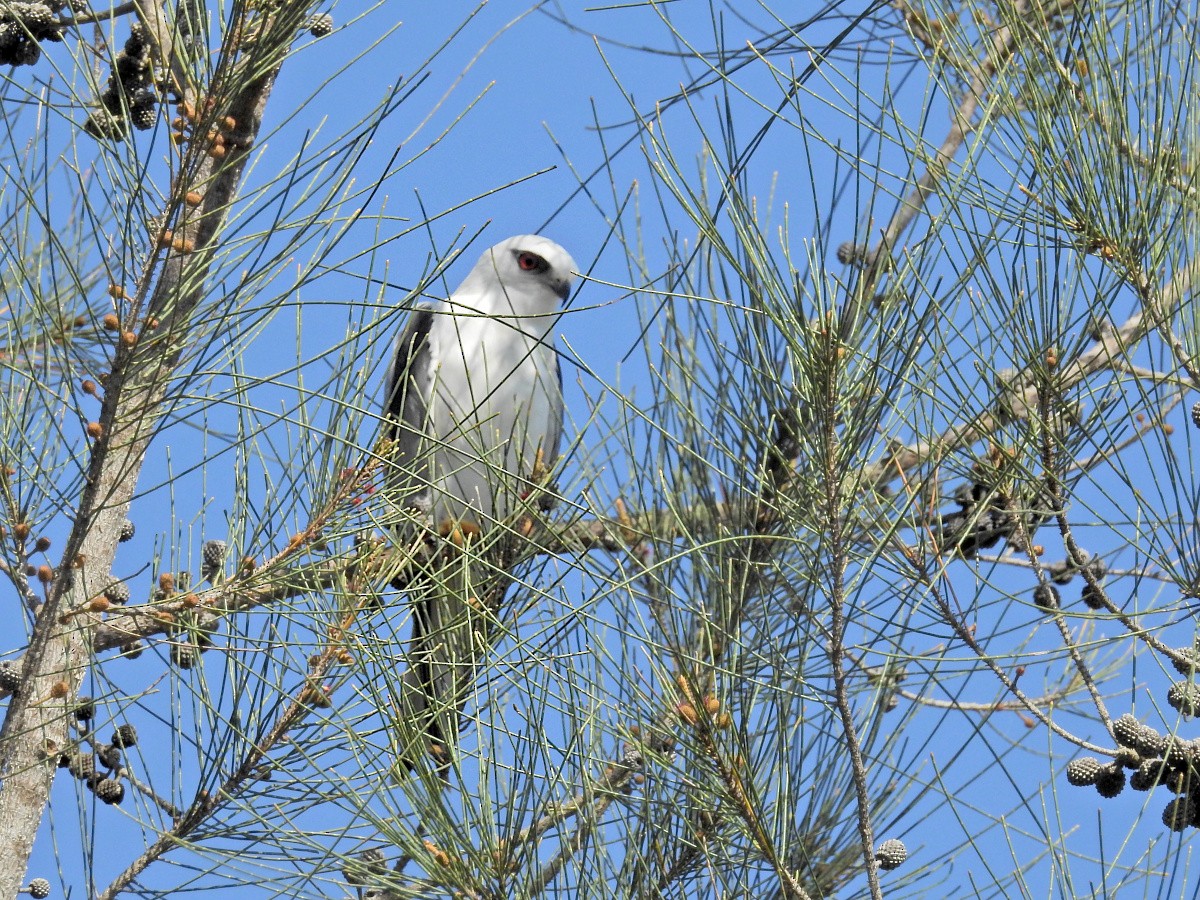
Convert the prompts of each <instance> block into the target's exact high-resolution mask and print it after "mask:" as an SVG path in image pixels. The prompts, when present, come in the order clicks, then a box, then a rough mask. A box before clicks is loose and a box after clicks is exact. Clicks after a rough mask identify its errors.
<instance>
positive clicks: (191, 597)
mask: <svg viewBox="0 0 1200 900" xmlns="http://www.w3.org/2000/svg"><path fill="white" fill-rule="evenodd" d="M180 602H181V603H182V604H183V605H184V606H185V607H186V608H187V609H195V608H196V607H197V606H199V605H200V598H199V597H197V596H196V595H195V594H188V595H187V596H186V597H184V598H183V600H182V601H180Z"/></svg>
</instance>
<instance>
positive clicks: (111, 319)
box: [100, 313, 121, 331]
mask: <svg viewBox="0 0 1200 900" xmlns="http://www.w3.org/2000/svg"><path fill="white" fill-rule="evenodd" d="M100 324H101V325H102V326H103V328H104V330H105V331H116V330H117V329H119V328H120V327H121V320H120V319H118V318H117V317H116V316H115V315H113V314H112V313H108V314H107V315H105V316H104V318H103V319H101V320H100Z"/></svg>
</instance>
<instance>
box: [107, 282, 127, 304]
mask: <svg viewBox="0 0 1200 900" xmlns="http://www.w3.org/2000/svg"><path fill="white" fill-rule="evenodd" d="M108 296H110V297H112V298H113V299H114V300H124V299H125V298H126V297H128V296H129V295H128V294H126V293H125V288H123V287H121V285H119V284H116V283H115V282H113V283H110V284H109V286H108Z"/></svg>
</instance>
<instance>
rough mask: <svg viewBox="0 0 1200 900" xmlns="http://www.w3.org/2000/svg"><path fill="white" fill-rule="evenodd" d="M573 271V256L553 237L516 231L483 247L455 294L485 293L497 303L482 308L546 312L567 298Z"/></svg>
mask: <svg viewBox="0 0 1200 900" xmlns="http://www.w3.org/2000/svg"><path fill="white" fill-rule="evenodd" d="M574 271H575V260H573V259H572V258H571V254H570V253H568V252H567V251H566V250H564V249H563V248H562V247H560V246H559V245H558V244H556V243H554V241H552V240H550V239H549V238H544V237H542V236H541V235H537V234H520V235H517V236H516V237H510V238H508V239H507V240H504V241H501V242H500V243H499V244H496V245H495V246H494V247H491V248H490V249H488V250H486V251H484V254H483V256H481V257H480V258H479V262H477V263H476V264H475V268H474V269H472V270H471V274H470V275H468V276H467V279H466V281H464V282H463V283H462V287H460V288H459V289H458V291H455V297H456V298H457V297H458V296H459V295H460V294H463V295H467V296H474V297H488V298H491V299H493V301H494V302H495V303H496V304H497V305H498V306H499V307H500V308H499V309H495V310H482V311H484V312H508V311H510V310H511V311H512V312H514V313H516V314H517V315H521V316H529V315H548V314H551V313H553V312H555V311H556V310H557V309H558V307H559V304H560V303H562V301H564V300H566V299H567V295H568V294H569V293H570V292H571V285H572V284H573V283H574V281H575V276H574V274H573V273H574ZM497 288H499V290H497Z"/></svg>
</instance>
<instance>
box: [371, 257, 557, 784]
mask: <svg viewBox="0 0 1200 900" xmlns="http://www.w3.org/2000/svg"><path fill="white" fill-rule="evenodd" d="M574 270H575V261H574V260H573V259H571V256H570V254H568V253H567V251H566V250H564V249H563V248H562V247H560V246H559V245H558V244H556V243H554V242H553V241H551V240H548V239H547V238H544V237H540V236H538V235H520V236H517V237H511V238H509V239H508V240H506V241H502V242H501V243H499V244H497V245H496V246H494V247H492V248H491V249H489V250H487V251H486V252H485V253H484V254H483V256H481V257H480V259H479V262H477V263H476V264H475V268H473V269H472V270H471V273H470V274H469V275H467V277H466V280H464V281H463V283H462V284H461V285H459V286H458V289H457V290H455V291H454V293H453V294H451V295H450V297H449V299H447V300H445V301H443V302H439V303H435V304H427V305H422V306H420V307H418V308H417V309H416V310H414V311H413V313H412V315H411V317H410V318H409V320H408V323H407V325H406V327H405V328H404V330H403V331H402V332H401V334H400V336H399V337H398V338H397V340H396V346H395V352H394V355H393V360H392V364H391V366H390V367H389V369H388V374H387V378H386V385H385V390H386V395H385V415H386V419H385V433H386V435H387V436H389V437H390V438H391V439H392V442H393V444H392V446H393V451H392V454H393V455H392V458H391V461H390V462H391V465H390V468H389V471H390V473H391V474H390V476H389V479H388V482H389V488H390V490H389V496H390V497H392V498H393V500H394V502H397V503H399V504H401V505H403V506H406V507H408V508H410V509H415V510H418V511H420V512H421V513H423V514H424V518H425V519H426V520H427V521H429V522H431V523H432V524H433V526H434V528H435V530H437V531H438V532H439V533H440V534H441V535H442V536H445V537H452V538H453V539H454V544H456V545H458V544H462V543H463V542H464V541H465V542H472V543H473V544H474V545H475V546H479V547H483V548H496V547H502V546H504V543H505V540H506V539H507V538H508V537H513V536H515V537H518V538H519V534H517V532H514V531H512V530H511V529H509V530H507V531H506V530H505V529H504V528H503V526H504V525H505V524H506V522H507V521H508V520H509V519H510V517H512V516H514V514H516V513H519V512H520V511H521V510H522V509H528V508H529V504H530V502H531V501H533V500H535V499H536V497H537V494H538V493H539V489H540V488H542V487H543V486H544V481H545V477H546V474H547V472H548V471H549V470H550V469H551V468H552V467H553V465H554V461H555V458H556V457H557V455H558V445H559V438H560V436H561V434H562V424H563V422H562V420H563V398H562V372H561V369H560V366H559V359H558V353H557V351H556V350H555V347H554V336H553V333H552V332H553V329H554V326H555V324H556V323H557V321H558V316H559V315H560V307H561V304H562V302H563V301H564V300H565V299H566V298H567V295H568V294H569V293H570V290H571V285H572V282H573V279H574V276H573V274H572V273H573V272H574ZM413 518H414V517H413V516H411V515H409V516H408V517H407V521H408V522H410V523H411V522H412V521H413ZM406 530H407V533H405V532H406ZM412 534H413V526H412V525H411V524H409V525H407V526H401V527H400V528H399V537H400V538H401V539H406V540H407V539H411V537H412ZM489 538H497V540H494V541H493V540H489ZM480 553H481V554H484V555H486V554H487V553H488V550H487V549H483V550H481V551H480ZM503 555H504V554H503V553H500V554H498V556H500V557H502V556H503ZM493 556H497V554H496V553H495V552H493ZM502 566H503V563H502V561H492V562H490V565H480V562H479V561H478V560H476V562H475V564H473V565H465V564H462V563H459V564H458V565H455V563H454V561H453V560H450V561H445V560H443V562H442V563H441V564H440V566H439V565H435V566H433V567H432V568H431V570H430V572H429V573H427V574H426V575H425V576H423V577H422V576H418V577H416V578H414V579H412V580H410V582H409V583H408V584H407V585H406V589H407V590H408V592H409V594H410V597H411V598H412V603H413V632H412V637H411V639H410V643H409V649H408V664H409V668H408V670H407V671H406V672H405V673H404V675H403V678H402V681H401V688H400V700H399V704H398V705H399V709H400V715H401V718H402V720H403V721H405V722H406V723H411V725H412V728H413V730H412V732H411V733H412V734H415V735H418V739H417V740H423V741H424V743H425V746H424V747H421V746H420V745H419V743H416V742H415V741H410V742H409V744H408V746H407V747H406V748H405V749H404V750H402V756H403V758H402V761H403V762H404V764H405V765H407V766H408V767H410V768H411V767H412V766H413V764H414V763H415V761H416V757H417V756H418V755H419V754H420V753H422V752H428V753H430V754H431V755H432V756H433V757H434V758H435V759H436V760H437V761H438V762H439V763H441V764H443V765H444V764H446V763H447V762H448V760H449V753H450V751H451V749H452V748H453V746H454V744H455V743H456V741H457V737H458V729H459V717H460V715H461V711H462V707H463V705H464V703H465V701H466V696H467V693H468V691H469V689H470V687H471V685H472V684H474V682H475V678H476V674H477V668H478V665H479V663H480V662H481V657H482V654H483V652H484V651H485V650H486V644H487V641H486V638H484V639H483V646H481V645H480V642H481V635H483V634H486V632H487V630H488V628H487V623H486V621H481V618H482V617H486V613H484V612H481V611H480V609H481V607H486V605H487V604H486V600H484V601H483V602H481V598H482V597H484V594H485V592H486V591H487V590H489V585H487V582H488V581H489V579H490V582H491V584H490V590H491V591H492V592H493V594H494V592H495V590H496V589H497V585H498V584H499V585H503V583H504V582H503V579H501V580H500V581H499V582H497V580H496V578H495V572H496V571H497V570H498V569H502ZM498 589H499V591H500V596H502V595H503V589H504V588H503V586H499V588H498ZM405 731H406V732H408V728H407V727H406V729H405ZM414 744H415V745H414Z"/></svg>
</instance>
